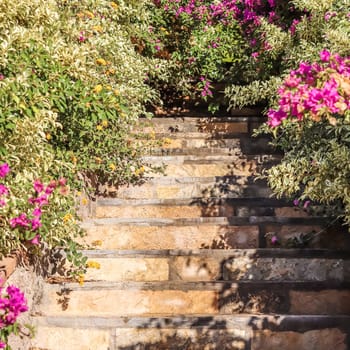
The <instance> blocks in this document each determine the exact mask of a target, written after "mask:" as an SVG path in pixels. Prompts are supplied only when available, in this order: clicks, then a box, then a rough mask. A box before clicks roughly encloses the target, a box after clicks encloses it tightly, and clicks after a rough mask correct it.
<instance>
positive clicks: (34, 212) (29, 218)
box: [0, 163, 67, 245]
mask: <svg viewBox="0 0 350 350" xmlns="http://www.w3.org/2000/svg"><path fill="white" fill-rule="evenodd" d="M9 172H10V167H9V165H8V164H7V163H4V164H2V165H0V178H5V177H6V175H7V174H8V173H9ZM66 182H67V180H66V179H64V178H61V179H60V180H58V181H55V180H52V181H51V182H50V183H49V184H48V185H45V184H44V183H42V182H41V181H40V180H35V181H34V183H33V189H34V195H33V196H32V197H30V198H29V199H28V202H29V204H30V205H31V206H32V209H31V213H30V215H28V214H26V213H21V214H20V215H18V216H16V217H13V218H11V219H10V226H11V228H13V229H16V228H19V229H21V230H24V231H31V232H36V231H38V229H39V228H40V227H41V226H42V208H43V207H44V206H45V205H48V204H49V197H50V196H51V195H52V193H53V192H54V191H55V189H56V188H57V187H58V186H59V187H60V188H61V193H63V192H64V191H65V190H66V187H65V186H66ZM8 195H9V189H8V187H6V186H5V185H4V184H2V183H0V207H3V206H5V205H6V196H8ZM29 243H32V244H35V245H38V244H40V235H39V234H36V235H35V236H34V238H32V239H31V240H29Z"/></svg>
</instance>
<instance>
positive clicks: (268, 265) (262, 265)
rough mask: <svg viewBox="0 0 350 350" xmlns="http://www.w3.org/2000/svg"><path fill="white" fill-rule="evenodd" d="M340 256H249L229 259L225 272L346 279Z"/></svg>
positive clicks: (256, 276)
mask: <svg viewBox="0 0 350 350" xmlns="http://www.w3.org/2000/svg"><path fill="white" fill-rule="evenodd" d="M345 264H349V263H348V262H344V261H343V260H341V259H330V260H328V259H317V258H314V259H303V258H298V259H293V258H254V257H250V256H248V255H245V256H241V257H239V258H238V257H235V258H233V259H228V260H226V261H225V263H224V265H223V266H224V267H223V274H224V279H227V280H241V279H249V280H258V281H261V280H271V281H274V280H275V281H276V280H278V281H305V280H306V281H327V280H333V281H334V280H337V281H343V280H344V266H345Z"/></svg>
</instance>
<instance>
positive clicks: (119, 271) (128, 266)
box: [85, 258, 169, 281]
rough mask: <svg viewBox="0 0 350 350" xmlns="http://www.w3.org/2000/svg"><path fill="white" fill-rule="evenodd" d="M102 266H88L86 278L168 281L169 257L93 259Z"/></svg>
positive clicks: (98, 279) (95, 279)
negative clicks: (97, 267)
mask: <svg viewBox="0 0 350 350" xmlns="http://www.w3.org/2000/svg"><path fill="white" fill-rule="evenodd" d="M93 261H94V262H97V263H98V264H100V268H99V269H96V268H88V270H87V273H86V275H85V279H86V280H94V281H167V280H168V278H169V265H168V260H167V259H161V258H157V259H152V258H114V259H111V258H104V259H93Z"/></svg>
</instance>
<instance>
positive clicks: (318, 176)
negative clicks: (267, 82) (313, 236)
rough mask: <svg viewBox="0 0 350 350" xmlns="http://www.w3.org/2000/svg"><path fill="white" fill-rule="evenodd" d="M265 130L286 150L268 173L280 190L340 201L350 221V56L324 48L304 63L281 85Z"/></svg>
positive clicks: (296, 195) (304, 197)
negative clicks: (315, 59) (280, 159)
mask: <svg viewBox="0 0 350 350" xmlns="http://www.w3.org/2000/svg"><path fill="white" fill-rule="evenodd" d="M265 131H266V132H269V133H271V134H272V135H273V137H274V139H273V140H274V143H275V145H276V146H278V147H280V148H282V149H283V151H284V152H285V154H284V158H283V160H282V162H281V164H279V165H276V166H274V167H272V168H271V169H269V170H267V171H266V174H265V175H266V177H267V179H268V182H269V185H270V186H271V188H272V189H273V191H274V192H275V193H276V194H277V196H279V197H281V196H286V197H288V198H294V199H295V202H298V201H299V200H301V201H303V202H305V203H306V202H308V203H310V202H311V203H313V202H316V203H321V204H326V205H334V206H336V207H337V208H339V209H340V210H341V212H340V214H341V215H342V216H343V217H344V219H345V222H346V223H347V224H349V223H350V180H349V179H350V162H349V160H350V57H342V56H340V55H339V54H337V53H332V52H330V51H328V50H322V51H321V52H320V57H319V60H318V61H317V62H302V63H300V65H299V67H298V68H297V69H295V70H292V71H291V72H290V74H289V75H288V76H287V77H286V78H285V80H284V81H283V84H282V86H281V87H280V88H279V90H278V102H277V104H276V106H275V108H271V109H270V110H269V111H268V122H267V126H266V127H265ZM336 214H337V212H336V211H333V215H336Z"/></svg>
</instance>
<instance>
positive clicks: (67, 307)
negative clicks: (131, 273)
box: [36, 281, 350, 317]
mask: <svg viewBox="0 0 350 350" xmlns="http://www.w3.org/2000/svg"><path fill="white" fill-rule="evenodd" d="M36 312H37V313H39V314H40V315H43V316H63V315H65V316H71V317H75V316H77V317H82V316H94V317H110V316H175V315H191V316H193V315H197V314H208V315H212V316H214V315H219V314H229V315H230V314H239V313H252V314H260V313H283V314H291V315H304V314H307V315H350V283H344V282H343V283H342V282H335V281H327V282H298V281H292V282H290V281H283V282H280V281H277V282H275V281H261V282H259V281H258V282H256V281H244V282H243V281H240V282H236V283H230V282H217V281H216V282H184V281H170V282H169V281H167V282H162V281H161V282H125V281H123V282H87V283H85V284H84V285H83V286H81V285H79V284H78V283H63V284H61V285H48V284H47V285H45V287H44V289H43V294H42V298H41V301H40V304H39V305H38V307H37V310H36Z"/></svg>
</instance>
